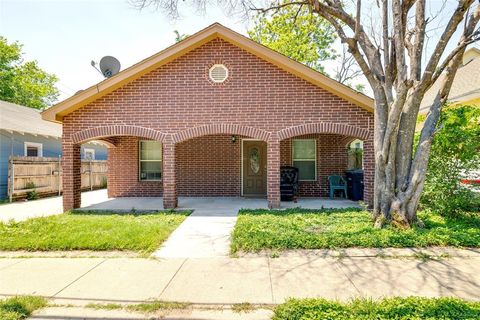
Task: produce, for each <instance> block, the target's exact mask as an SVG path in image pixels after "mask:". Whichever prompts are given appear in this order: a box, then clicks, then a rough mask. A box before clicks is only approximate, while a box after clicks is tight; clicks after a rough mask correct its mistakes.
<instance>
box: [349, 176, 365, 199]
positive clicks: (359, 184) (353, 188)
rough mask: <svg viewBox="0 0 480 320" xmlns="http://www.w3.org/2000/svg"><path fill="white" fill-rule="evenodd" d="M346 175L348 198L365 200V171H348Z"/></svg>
mask: <svg viewBox="0 0 480 320" xmlns="http://www.w3.org/2000/svg"><path fill="white" fill-rule="evenodd" d="M346 173H347V193H348V198H349V199H350V200H353V201H358V200H363V170H348V171H347V172H346Z"/></svg>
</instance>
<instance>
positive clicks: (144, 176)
mask: <svg viewBox="0 0 480 320" xmlns="http://www.w3.org/2000/svg"><path fill="white" fill-rule="evenodd" d="M139 160H140V165H139V167H140V180H160V179H161V178H162V144H161V143H160V142H158V141H140V146H139Z"/></svg>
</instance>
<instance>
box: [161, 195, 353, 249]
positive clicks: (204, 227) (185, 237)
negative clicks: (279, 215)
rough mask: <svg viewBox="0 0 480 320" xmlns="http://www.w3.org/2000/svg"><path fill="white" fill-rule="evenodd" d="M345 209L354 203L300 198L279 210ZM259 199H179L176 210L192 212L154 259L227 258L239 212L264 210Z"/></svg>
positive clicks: (264, 202) (265, 206)
mask: <svg viewBox="0 0 480 320" xmlns="http://www.w3.org/2000/svg"><path fill="white" fill-rule="evenodd" d="M300 206H301V207H304V208H322V207H324V208H347V207H356V206H358V204H357V203H355V202H353V201H349V200H330V199H300V201H299V202H298V203H294V202H282V208H292V207H300ZM266 208H267V201H266V200H265V199H262V198H240V197H224V198H221V197H220V198H219V197H216V198H188V197H185V198H180V201H179V209H192V210H194V211H193V213H192V214H191V215H190V216H189V217H187V219H185V221H184V222H183V223H182V224H181V225H180V226H179V227H178V228H177V229H176V230H175V231H174V232H173V233H172V234H171V235H170V237H169V238H168V239H167V241H165V242H164V243H163V245H162V246H161V248H160V249H159V250H157V251H156V252H154V253H153V256H154V257H156V258H213V257H227V256H228V255H229V250H230V234H231V232H232V231H233V228H234V226H235V222H236V221H237V214H238V211H239V210H240V209H266Z"/></svg>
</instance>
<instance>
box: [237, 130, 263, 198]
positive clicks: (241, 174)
mask: <svg viewBox="0 0 480 320" xmlns="http://www.w3.org/2000/svg"><path fill="white" fill-rule="evenodd" d="M241 140H242V142H241V144H240V163H241V165H240V196H241V197H243V196H244V194H243V142H244V141H261V142H265V143H267V142H266V141H264V140H261V139H252V138H245V139H241ZM266 161H268V144H267V159H266ZM266 174H267V179H268V162H267V172H266ZM266 187H267V190H266V195H267V196H268V180H267V185H266Z"/></svg>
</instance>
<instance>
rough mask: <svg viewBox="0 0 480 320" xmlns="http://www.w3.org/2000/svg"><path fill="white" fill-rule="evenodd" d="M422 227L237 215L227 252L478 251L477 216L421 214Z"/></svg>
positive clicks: (291, 214)
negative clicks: (443, 248)
mask: <svg viewBox="0 0 480 320" xmlns="http://www.w3.org/2000/svg"><path fill="white" fill-rule="evenodd" d="M419 216H420V217H421V219H422V220H423V222H424V223H425V228H423V229H420V228H417V227H414V228H412V229H410V230H398V229H394V228H392V227H387V228H384V229H375V228H373V224H372V221H371V218H370V214H369V213H368V212H366V211H360V210H356V209H342V210H338V209H337V210H333V209H332V210H305V209H289V210H241V211H240V213H239V217H238V220H237V224H236V225H235V229H234V231H233V235H232V244H231V251H232V253H234V252H237V251H245V252H248V251H259V250H262V249H277V250H284V249H321V248H348V247H363V248H386V247H427V246H455V247H479V246H480V215H478V214H477V215H471V216H464V217H463V218H457V219H453V218H445V217H441V216H439V215H435V214H431V213H427V212H421V213H420V214H419Z"/></svg>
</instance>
